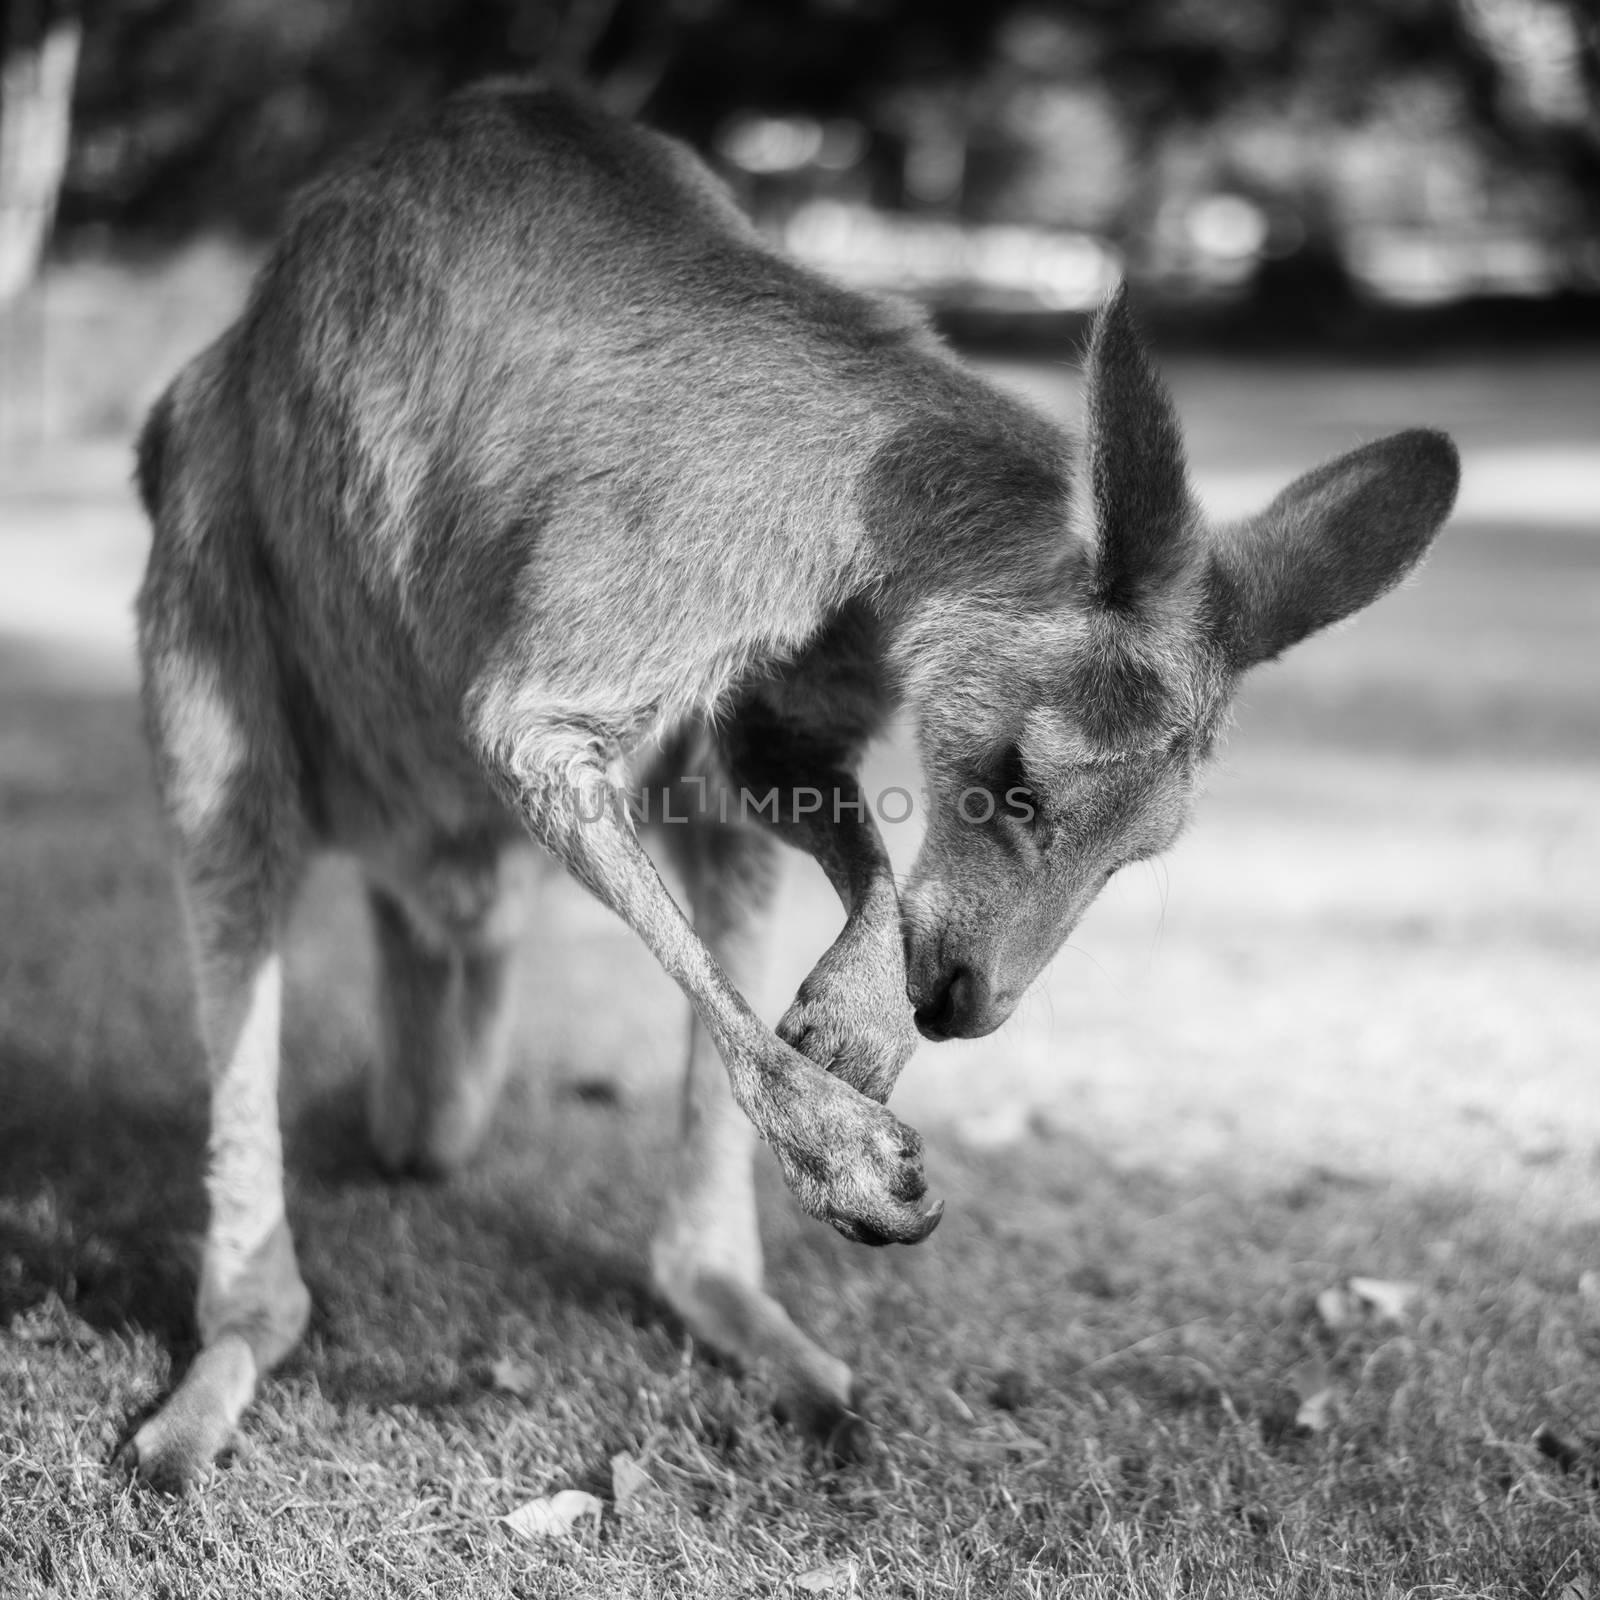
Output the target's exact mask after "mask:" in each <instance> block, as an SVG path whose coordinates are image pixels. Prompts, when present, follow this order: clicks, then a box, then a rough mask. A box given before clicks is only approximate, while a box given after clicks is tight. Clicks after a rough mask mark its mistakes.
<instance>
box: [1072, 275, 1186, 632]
mask: <svg viewBox="0 0 1600 1600" xmlns="http://www.w3.org/2000/svg"><path fill="white" fill-rule="evenodd" d="M1085 377H1086V379H1087V393H1086V397H1085V439H1084V459H1083V466H1082V470H1081V472H1080V474H1079V479H1078V484H1077V487H1076V490H1075V495H1076V499H1075V506H1074V509H1075V513H1076V515H1077V517H1078V519H1079V522H1080V525H1082V526H1084V527H1085V529H1086V531H1087V532H1088V533H1089V535H1090V537H1091V539H1092V541H1093V546H1094V550H1095V590H1096V594H1097V596H1098V598H1099V599H1100V601H1101V602H1102V603H1103V604H1104V605H1107V606H1110V607H1112V608H1114V609H1117V610H1132V609H1134V608H1135V607H1136V606H1137V605H1138V604H1139V601H1140V599H1141V598H1142V597H1143V596H1144V595H1146V594H1148V593H1150V592H1152V591H1154V590H1155V589H1158V588H1159V587H1160V586H1161V584H1162V583H1163V582H1164V581H1166V580H1167V579H1168V578H1170V577H1172V576H1173V575H1174V574H1176V573H1177V572H1178V571H1179V570H1181V568H1182V567H1183V566H1184V565H1185V564H1186V562H1187V557H1188V554H1189V551H1190V549H1191V548H1192V544H1193V540H1194V536H1195V530H1196V528H1197V527H1198V524H1199V513H1198V510H1197V507H1196V505H1195V500H1194V496H1193V495H1192V494H1191V492H1190V489H1189V475H1188V470H1187V467H1186V466H1185V463H1184V454H1183V434H1182V432H1181V431H1180V429H1179V427H1178V413H1177V411H1176V410H1175V409H1174V407H1173V404H1172V396H1171V395H1169V394H1168V393H1167V386H1166V385H1165V384H1164V383H1163V382H1162V381H1161V378H1160V376H1159V375H1158V374H1157V372H1156V370H1155V368H1154V367H1153V366H1152V365H1151V363H1150V357H1149V356H1148V355H1147V354H1146V352H1145V348H1144V341H1143V340H1142V339H1141V338H1140V337H1139V330H1138V328H1137V327H1136V326H1135V324H1134V320H1133V312H1132V311H1131V310H1130V309H1129V306H1128V290H1127V286H1126V285H1125V284H1124V285H1122V286H1121V287H1119V288H1118V289H1117V291H1116V293H1115V294H1113V295H1112V297H1111V298H1110V299H1109V300H1108V301H1107V302H1106V303H1105V305H1104V306H1102V307H1101V308H1100V311H1099V313H1098V314H1097V315H1096V317H1095V319H1094V326H1093V327H1092V329H1091V330H1090V333H1089V356H1088V361H1087V364H1086V368H1085Z"/></svg>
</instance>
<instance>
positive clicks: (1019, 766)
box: [989, 741, 1044, 830]
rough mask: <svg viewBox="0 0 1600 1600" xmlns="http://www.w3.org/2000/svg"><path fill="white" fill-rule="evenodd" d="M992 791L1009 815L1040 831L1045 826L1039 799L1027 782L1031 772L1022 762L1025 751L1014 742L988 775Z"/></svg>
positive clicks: (1002, 808) (1003, 751)
mask: <svg viewBox="0 0 1600 1600" xmlns="http://www.w3.org/2000/svg"><path fill="white" fill-rule="evenodd" d="M989 788H990V790H991V792H992V793H993V794H994V796H995V799H996V800H997V801H998V803H999V806H1000V809H1001V810H1002V811H1003V812H1005V813H1006V814H1007V815H1008V816H1011V817H1014V818H1015V819H1016V820H1017V821H1018V822H1021V823H1023V824H1025V825H1026V826H1027V827H1029V828H1033V829H1036V830H1037V829H1042V828H1043V827H1044V817H1043V815H1042V811H1041V807H1040V804H1039V796H1038V795H1037V794H1036V793H1035V792H1034V788H1033V785H1032V784H1031V783H1029V782H1028V769H1027V766H1026V765H1025V764H1024V762H1023V759H1022V751H1021V750H1020V749H1019V748H1018V747H1017V745H1016V743H1015V742H1014V741H1013V742H1012V743H1011V744H1008V745H1007V746H1006V747H1005V749H1004V750H1002V751H1001V752H1000V756H999V759H998V760H997V761H996V762H995V764H994V767H993V769H992V770H991V772H990V774H989Z"/></svg>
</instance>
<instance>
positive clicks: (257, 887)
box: [125, 579, 310, 1491]
mask: <svg viewBox="0 0 1600 1600" xmlns="http://www.w3.org/2000/svg"><path fill="white" fill-rule="evenodd" d="M198 588H199V585H197V584H196V583H194V582H193V581H190V580H186V581H185V583H184V584H183V585H181V586H175V588H174V589H173V590H172V591H166V590H164V589H163V587H162V585H161V583H160V582H159V579H157V580H156V581H152V582H147V585H146V591H145V595H144V597H143V599H142V601H141V654H142V657H143V664H144V681H145V694H146V701H147V706H148V711H149V723H150V732H151V737H152V741H153V743H154V746H155V754H156V760H157V767H158V771H159V774H160V779H161V789H162V798H163V802H164V805H165V809H166V812H167V817H168V821H169V824H170V827H171V831H172V834H173V837H174V842H175V853H176V862H177V874H178V883H179V890H180V897H181V900H182V904H183V909H184V914H185V919H186V922H187V925H188V932H189V940H190V949H191V955H192V963H193V971H194V980H195V988H196V995H197V999H198V1009H199V1024H200V1034H201V1040H202V1043H203V1046H204V1049H205V1056H206V1065H207V1071H208V1077H209V1083H210V1138H209V1164H208V1170H207V1175H206V1190H207V1198H208V1200H209V1218H208V1221H207V1226H206V1234H205V1243H204V1247H203V1254H202V1261H201V1270H200V1286H199V1296H198V1303H197V1320H198V1323H199V1332H200V1340H201V1349H200V1352H199V1354H198V1355H197V1356H196V1357H195V1360H194V1362H193V1363H192V1365H191V1366H190V1367H189V1370H188V1372H187V1373H186V1374H185V1375H184V1378H183V1380H182V1382H181V1383H180V1384H179V1385H178V1387H177V1389H176V1390H175V1391H174V1392H173V1394H172V1395H171V1396H170V1397H169V1398H168V1399H167V1401H166V1402H165V1404H164V1405H163V1406H162V1407H161V1409H160V1410H159V1411H158V1412H157V1413H156V1414H155V1415H154V1416H152V1417H151V1418H150V1419H149V1420H148V1421H147V1422H145V1424H144V1425H143V1426H142V1427H141V1428H140V1429H139V1430H138V1432H137V1433H136V1434H135V1436H134V1437H133V1439H132V1440H131V1441H130V1442H129V1444H128V1446H127V1447H126V1451H125V1460H126V1461H127V1462H128V1464H129V1465H131V1466H132V1467H133V1468H134V1469H136V1470H137V1471H138V1472H139V1474H140V1475H141V1476H143V1477H145V1478H146V1479H148V1480H149V1481H151V1482H153V1483H155V1484H157V1485H158V1486H161V1487H164V1488H168V1489H172V1490H179V1491H181V1490H183V1489H186V1488H188V1487H189V1486H190V1485H192V1484H193V1483H194V1482H195V1481H196V1480H197V1479H198V1478H199V1477H200V1476H202V1475H203V1474H204V1472H205V1471H206V1470H207V1469H208V1468H209V1466H210V1464H211V1462H212V1461H213V1460H214V1459H215V1457H216V1456H217V1455H218V1454H219V1453H220V1452H221V1451H222V1450H223V1449H224V1448H225V1447H226V1446H227V1444H228V1442H229V1440H230V1439H231V1437H232V1434H233V1429H234V1426H235V1425H236V1423H237V1422H238V1420H239V1418H240V1416H241V1414H242V1413H243V1411H244V1409H245V1407H246V1406H247V1405H248V1404H249V1402H250V1399H251V1397H252V1396H253V1394H254V1393H255V1388H256V1383H257V1380H258V1379H259V1378H260V1376H261V1375H262V1374H264V1373H265V1372H267V1371H268V1370H269V1369H271V1368H272V1367H273V1366H275V1365H276V1364H277V1363H278V1362H280V1361H281V1360H282V1359H283V1358H284V1357H285V1356H286V1355H287V1354H288V1353H289V1351H290V1350H292V1349H293V1348H294V1346H295V1345H296V1344H297V1343H298V1342H299V1339H300V1336H301V1334H302V1333H303V1332H304V1330H305V1326H306V1321H307V1318H308V1315H309V1311H310V1299H309V1296H308V1295H307V1292H306V1288H305V1284H304V1283H303V1282H302V1280H301V1277H300V1272H299V1268H298V1266H297V1264H296V1261H295V1253H294V1243H293V1240H292V1239H291V1237H290V1233H289V1225H288V1221H287V1218H286V1215H285V1211H284V1196H283V1146H282V1139H281V1134H280V1130H279V1122H278V1045H279V1040H278V1034H279V1013H280V1007H281V1000H282V989H283V964H282V959H281V956H280V952H279V942H280V937H281V934H282V929H283V924H284V920H285V917H286V915H287V912H288V908H289V904H290V901H291V898H292V896H293V892H294V889H295V887H296V884H297V882H298V879H299V875H300V869H301V866H302V863H303V860H304V854H305V844H306V829H305V826H304V821H303V815H302V810H301V807H300V803H299V794H298V786H297V778H296V772H295V765H294V758H293V753H292V746H291V744H290V741H289V740H288V739H287V737H286V736H285V730H284V728H283V724H282V717H281V711H280V709H279V706H278V702H277V699H276V697H275V695H274V693H273V681H274V680H273V677H272V673H271V670H270V666H269V664H268V657H267V654H266V652H265V651H262V650H259V649H258V648H256V646H257V644H258V643H259V641H252V640H251V639H249V638H241V637H239V636H238V634H237V633H236V632H234V630H233V628H232V626H231V624H227V625H224V626H223V627H219V628H217V629H214V630H213V629H208V628H207V627H206V626H205V617H204V611H203V606H202V604H201V603H200V602H199V601H198V600H195V599H194V593H193V592H194V591H196V590H198ZM177 592H181V593H185V594H188V595H189V599H187V600H185V601H184V602H182V603H179V602H176V601H173V600H171V599H170V598H167V596H168V595H169V594H170V593H177Z"/></svg>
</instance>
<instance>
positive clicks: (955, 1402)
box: [939, 1385, 978, 1422]
mask: <svg viewBox="0 0 1600 1600" xmlns="http://www.w3.org/2000/svg"><path fill="white" fill-rule="evenodd" d="M939 1403H940V1404H941V1405H942V1406H943V1407H944V1408H945V1410H946V1411H948V1412H949V1413H950V1414H951V1416H953V1417H955V1418H956V1419H957V1420H958V1421H960V1422H976V1421H977V1420H978V1419H977V1417H976V1416H974V1415H973V1411H972V1407H971V1406H969V1405H968V1404H967V1402H966V1401H965V1400H963V1399H962V1398H961V1396H960V1395H958V1394H957V1393H956V1392H955V1390H954V1389H952V1388H950V1387H949V1386H948V1385H947V1386H946V1387H944V1388H942V1389H941V1390H940V1391H939Z"/></svg>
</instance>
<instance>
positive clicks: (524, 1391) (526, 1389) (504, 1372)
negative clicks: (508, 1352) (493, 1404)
mask: <svg viewBox="0 0 1600 1600" xmlns="http://www.w3.org/2000/svg"><path fill="white" fill-rule="evenodd" d="M489 1382H490V1383H491V1384H493V1386H494V1387H495V1388H496V1389H499V1390H501V1391H502V1392H503V1393H505V1394H514V1395H516V1396H517V1398H518V1399H520V1400H526V1399H527V1398H528V1396H529V1395H530V1394H532V1393H533V1392H534V1391H535V1390H536V1389H537V1388H538V1387H539V1374H538V1373H537V1372H536V1371H534V1369H533V1368H532V1367H531V1366H529V1365H528V1363H527V1362H526V1361H519V1360H518V1359H517V1357H516V1356H498V1357H496V1358H495V1360H493V1361H491V1362H490V1363H489Z"/></svg>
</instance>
